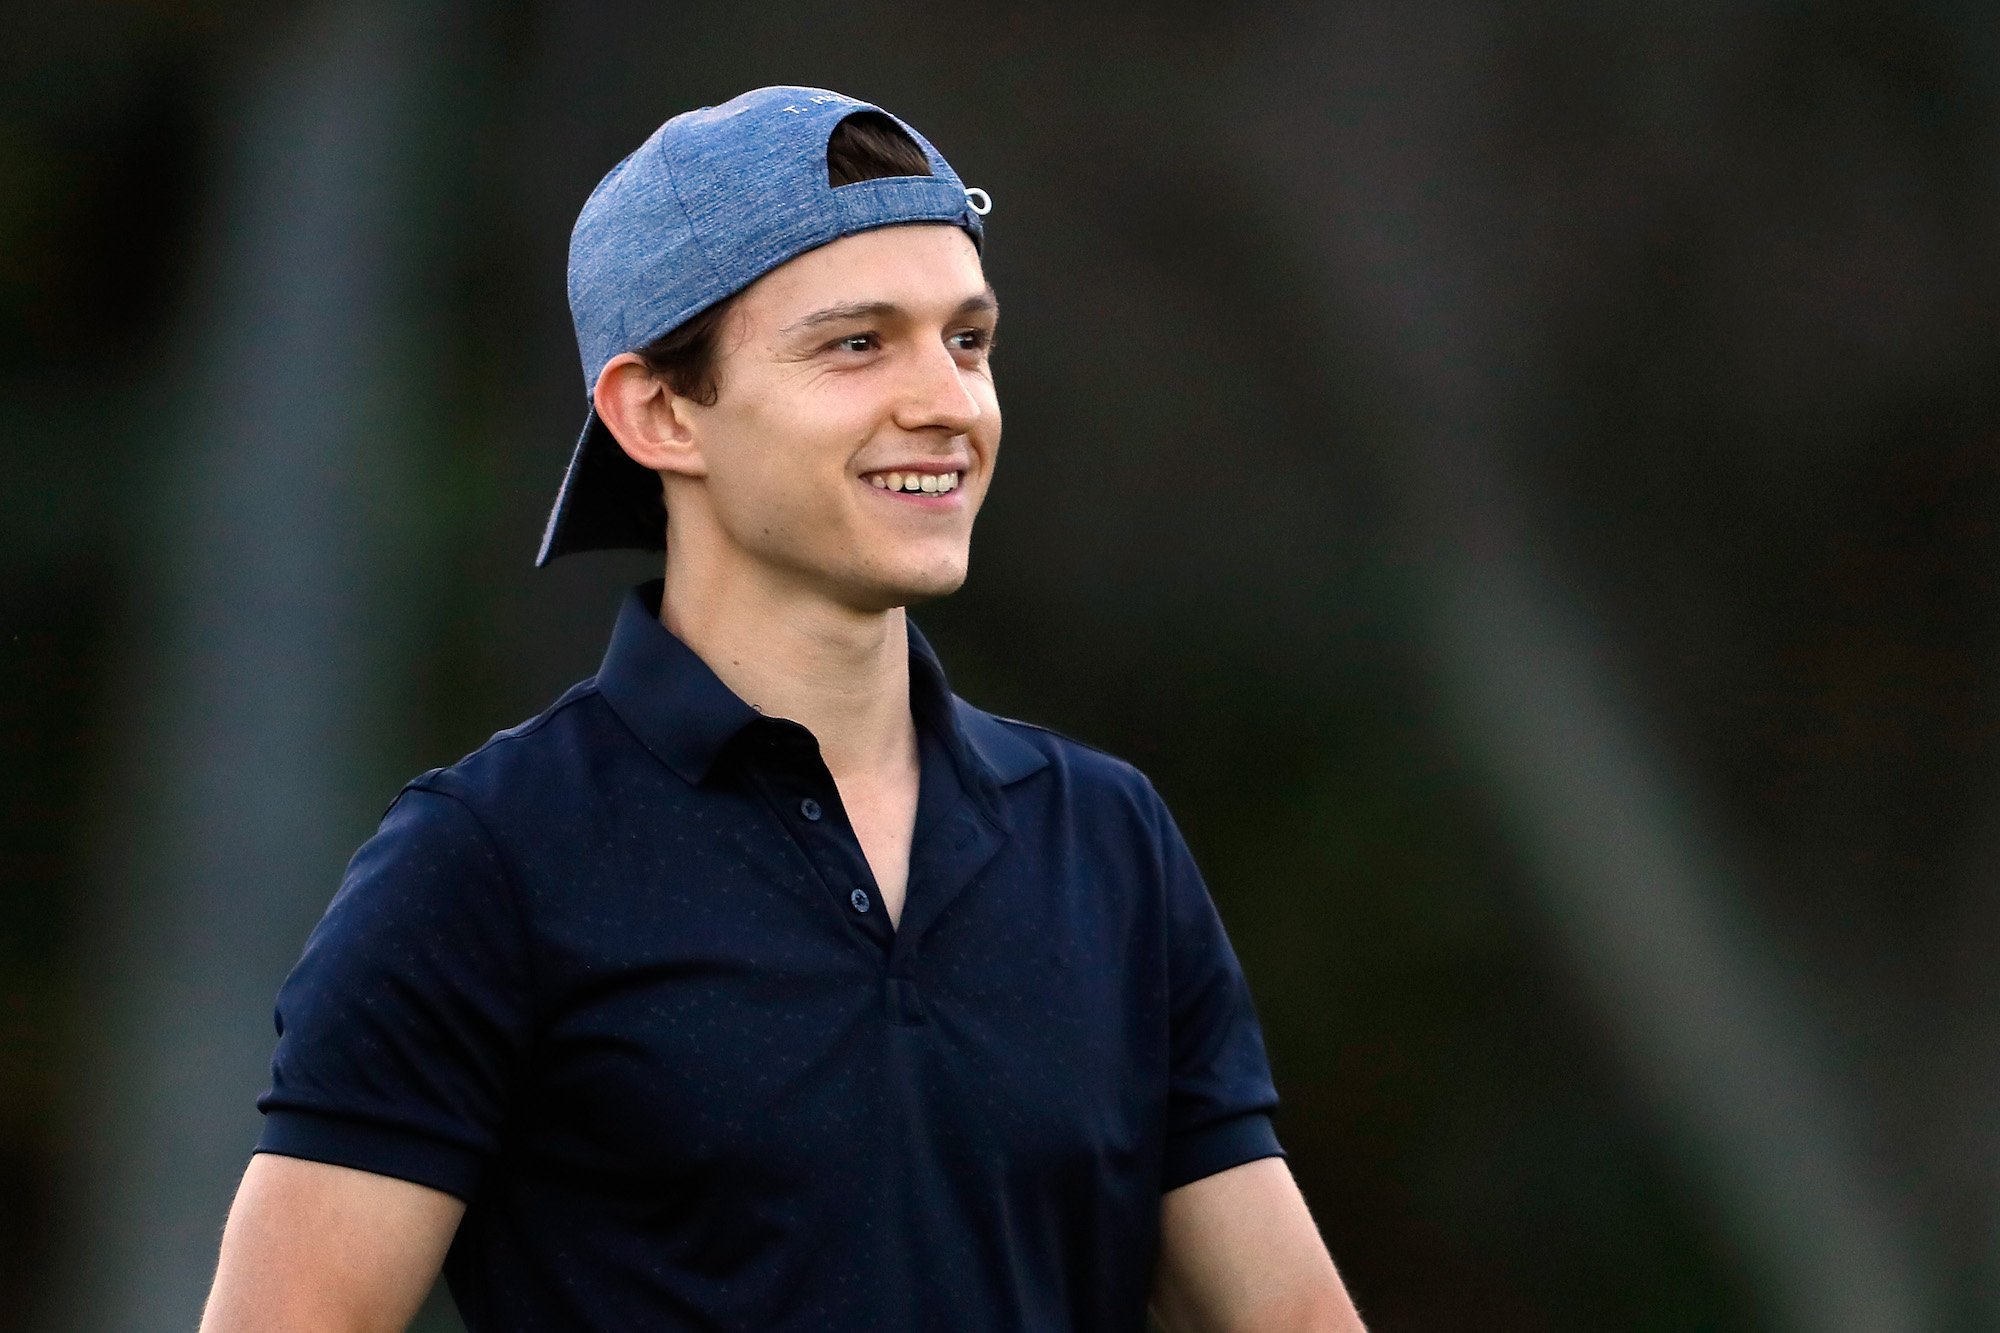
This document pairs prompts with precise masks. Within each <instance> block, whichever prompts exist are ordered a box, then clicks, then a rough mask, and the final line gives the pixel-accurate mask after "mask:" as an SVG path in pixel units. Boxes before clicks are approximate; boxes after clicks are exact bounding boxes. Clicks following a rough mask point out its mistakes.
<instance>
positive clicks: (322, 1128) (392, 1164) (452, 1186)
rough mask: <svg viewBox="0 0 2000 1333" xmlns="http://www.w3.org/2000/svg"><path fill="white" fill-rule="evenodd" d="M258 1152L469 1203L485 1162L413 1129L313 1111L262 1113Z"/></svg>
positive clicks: (479, 1157)
mask: <svg viewBox="0 0 2000 1333" xmlns="http://www.w3.org/2000/svg"><path fill="white" fill-rule="evenodd" d="M256 1151H257V1152H268V1153H276V1154H277V1155H278V1156H280V1157H303V1158H305V1159H306V1160H307V1161H311V1162H326V1163H329V1164H330V1165H333V1166H349V1167H353V1168H354V1169H356V1170H357V1171H372V1172H373V1173H375V1174H376V1175H378V1176H394V1177H396V1178H397V1179H398V1180H407V1181H410V1182H411V1183H413V1184H417V1185H427V1186H429V1187H430V1188H432V1189H434V1190H443V1191H444V1192H445V1193H447V1194H454V1195H457V1196H458V1197H459V1198H461V1199H464V1200H467V1201H470V1200H471V1198H472V1189H473V1186H474V1185H475V1184H476V1183H477V1182H478V1180H479V1175H480V1170H481V1168H482V1167H483V1166H484V1165H485V1158H484V1157H483V1156H481V1154H479V1153H477V1152H474V1151H473V1150H471V1149H470V1148H462V1147H459V1146H458V1145H456V1144H452V1143H445V1142H443V1141H442V1140H439V1139H435V1138H432V1137H431V1136H429V1135H427V1134H421V1133H418V1132H416V1131H414V1130H409V1129H403V1128H400V1127H397V1126H393V1125H381V1124H374V1123H370V1122H368V1121H364V1120H349V1119H346V1118H344V1117H341V1116H331V1115H321V1114H318V1113H317V1112H313V1111H299V1110H272V1111H267V1112H265V1115H264V1132H263V1134H262V1135H261V1136H260V1137H259V1138H258V1140H257V1147H256Z"/></svg>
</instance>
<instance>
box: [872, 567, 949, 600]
mask: <svg viewBox="0 0 2000 1333" xmlns="http://www.w3.org/2000/svg"><path fill="white" fill-rule="evenodd" d="M964 586H965V566H964V565H963V564H959V565H955V566H951V567H948V568H944V569H931V570H924V571H921V572H919V571H910V572H908V573H907V574H905V575H903V576H902V577H899V578H898V577H892V578H887V579H883V580H881V581H880V582H878V583H877V584H875V586H874V587H872V588H870V589H868V590H866V592H864V593H863V594H862V596H861V598H860V601H861V602H862V603H863V604H864V605H866V606H867V607H868V608H869V609H871V610H877V611H887V610H891V609H893V608H895V607H899V606H919V605H922V604H923V603H925V602H931V601H936V600H937V599H938V598H940V597H948V596H950V595H951V594H952V593H955V592H957V591H958V590H959V589H960V588H962V587H964Z"/></svg>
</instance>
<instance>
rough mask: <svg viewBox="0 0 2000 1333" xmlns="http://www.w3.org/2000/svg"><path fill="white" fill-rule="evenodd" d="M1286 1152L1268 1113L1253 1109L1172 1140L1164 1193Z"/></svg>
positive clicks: (1161, 1189)
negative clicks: (1231, 1168)
mask: <svg viewBox="0 0 2000 1333" xmlns="http://www.w3.org/2000/svg"><path fill="white" fill-rule="evenodd" d="M1284 1155H1285V1150H1284V1149H1283V1148H1282V1147H1280V1146H1279V1144H1278V1133H1277V1131H1276V1130H1275V1129H1273V1128H1272V1127H1271V1117H1270V1116H1269V1115H1268V1114H1266V1113H1265V1112H1263V1111H1251V1112H1248V1113H1246V1114H1243V1115H1239V1116H1234V1117H1232V1118H1230V1119H1228V1120H1222V1121H1218V1122H1216V1123H1215V1124H1213V1125H1209V1126H1207V1127H1205V1128H1203V1129H1198V1130H1195V1131H1193V1132H1192V1133H1187V1134H1180V1135H1177V1136H1175V1137H1174V1138H1172V1139H1170V1140H1169V1141H1168V1143H1167V1159H1166V1164H1165V1168H1164V1170H1163V1171H1162V1174H1161V1179H1160V1193H1162V1194H1165V1193H1166V1192H1167V1191H1168V1190H1171V1189H1179V1188H1180V1187H1181V1186H1182V1185H1186V1184H1188V1183H1190V1182H1191V1181H1196V1180H1200V1179H1201V1178H1202V1177H1203V1176H1212V1175H1214V1174H1215V1173H1216V1172H1218V1171H1227V1170H1228V1169H1229V1168H1230V1167H1232V1166H1241V1165H1243V1163H1245V1162H1252V1161H1255V1160H1256V1159H1258V1158H1260V1157H1283V1156H1284Z"/></svg>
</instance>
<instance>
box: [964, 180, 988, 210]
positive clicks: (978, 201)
mask: <svg viewBox="0 0 2000 1333" xmlns="http://www.w3.org/2000/svg"><path fill="white" fill-rule="evenodd" d="M975 195H976V196H978V197H977V198H975V197H974V196H975ZM965 206H966V207H967V208H969V209H971V210H972V211H973V212H975V213H977V214H979V216H980V217H985V216H986V215H987V214H988V213H991V212H992V211H993V196H992V195H990V194H988V193H986V191H984V190H982V189H980V188H979V187H978V186H977V185H972V186H968V187H966V191H965Z"/></svg>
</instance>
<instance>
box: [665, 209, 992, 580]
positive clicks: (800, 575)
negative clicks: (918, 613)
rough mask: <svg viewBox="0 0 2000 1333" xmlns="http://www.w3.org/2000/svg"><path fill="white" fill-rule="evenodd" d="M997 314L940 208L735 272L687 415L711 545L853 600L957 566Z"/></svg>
mask: <svg viewBox="0 0 2000 1333" xmlns="http://www.w3.org/2000/svg"><path fill="white" fill-rule="evenodd" d="M997 314H998V312H997V309H996V308H995V306H994V303H993V295H992V292H991V290H990V289H989V288H988V287H987V285H986V278H985V275H984V273H983V272H982V270H981V269H980V265H979V255H978V252H977V251H976V250H975V249H974V248H973V245H972V241H971V239H970V238H969V237H968V236H967V235H966V234H965V233H964V232H963V231H961V230H960V229H959V228H957V227H955V226H950V225H946V224H937V223H917V224H910V225H903V226H895V227H884V228H880V229H878V230H874V231H866V232H861V233H859V234H857V235H853V236H847V237H843V238H842V239H840V240H837V241H834V242H832V243H831V244H828V245H824V246H821V247H820V248H818V249H816V250H810V251H808V252H806V253H805V254H803V255H800V256H799V257H797V258H796V259H793V260H790V261H789V262H787V263H785V264H782V265H780V266H779V267H778V268H776V269H773V270H772V271H771V272H770V273H767V274H765V275H764V276H763V277H762V278H760V279H758V280H757V281H756V282H755V283H753V284H751V285H750V286H749V287H748V288H746V289H745V290H744V291H743V293H742V294H741V295H740V296H738V297H737V299H736V302H735V306H734V309H733V310H732V311H731V312H730V315H729V317H728V318H727V319H726V320H725V321H724V323H723V325H722V328H721V330H720V344H719V346H718V348H717V359H716V375H717V383H718V385H719V386H720V393H719V395H718V396H717V399H716V401H715V403H714V404H713V405H712V406H709V407H698V406H697V407H692V408H691V409H690V416H689V419H690V421H691V423H692V426H693V429H694V430H695V431H696V433H697V435H698V443H699V447H700V452H701V458H702V462H703V464H704V465H705V470H706V476H705V477H704V478H703V479H702V481H701V483H700V486H701V490H702V491H703V492H704V493H705V494H704V496H703V497H702V499H703V503H704V504H705V506H706V507H707V508H709V509H710V510H711V511H712V512H713V514H714V516H715V525H714V527H715V530H716V531H717V532H719V534H720V536H721V539H722V541H723V543H724V546H725V548H726V549H725V550H724V551H722V552H719V553H718V554H719V555H721V556H722V557H723V558H724V559H727V560H733V561H747V562H750V564H751V565H752V566H754V567H755V571H754V572H755V573H756V574H757V575H759V576H763V577H767V578H775V579H776V580H778V581H780V582H782V583H786V584H792V585H799V586H804V587H807V588H811V589H813V590H815V591H818V592H819V593H821V594H823V595H826V596H828V597H831V598H832V599H834V600H836V601H838V602H840V603H841V604H843V605H847V606H850V607H853V608H854V609H856V610H870V611H878V610H885V609H887V608H889V607H894V606H903V605H907V604H908V603H911V602H916V601H921V600H923V599H925V598H929V597H937V596H941V595H943V594H945V593H948V592H951V591H953V590H954V589H956V588H957V587H958V586H959V585H960V584H961V583H963V582H964V581H965V571H966V560H967V554H968V547H969V545H970V541H971V537H972V520H973V517H974V515H976V514H977V513H978V512H979V505H980V501H981V500H982V499H984V498H985V495H986V487H987V484H988V483H989V481H990V480H991V478H992V475H993V461H994V456H995V454H996V453H997V451H998V449H999V446H1000V404H999V400H998V399H997V398H996V396H995V395H994V391H993V371H992V367H991V365H990V363H989V360H988V350H989V346H990V344H991V341H992V337H993V328H994V321H995V319H996V317H997ZM892 481H893V482H897V483H899V485H898V488H897V489H889V487H888V483H890V482H892ZM913 484H914V485H918V486H919V487H921V488H922V489H919V490H917V491H916V492H914V493H911V492H909V491H907V490H906V489H904V488H907V487H909V486H911V485H913ZM932 488H935V489H932ZM671 527H672V522H671V520H670V522H669V528H670V530H671ZM745 572H750V571H747V570H746V571H745Z"/></svg>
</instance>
